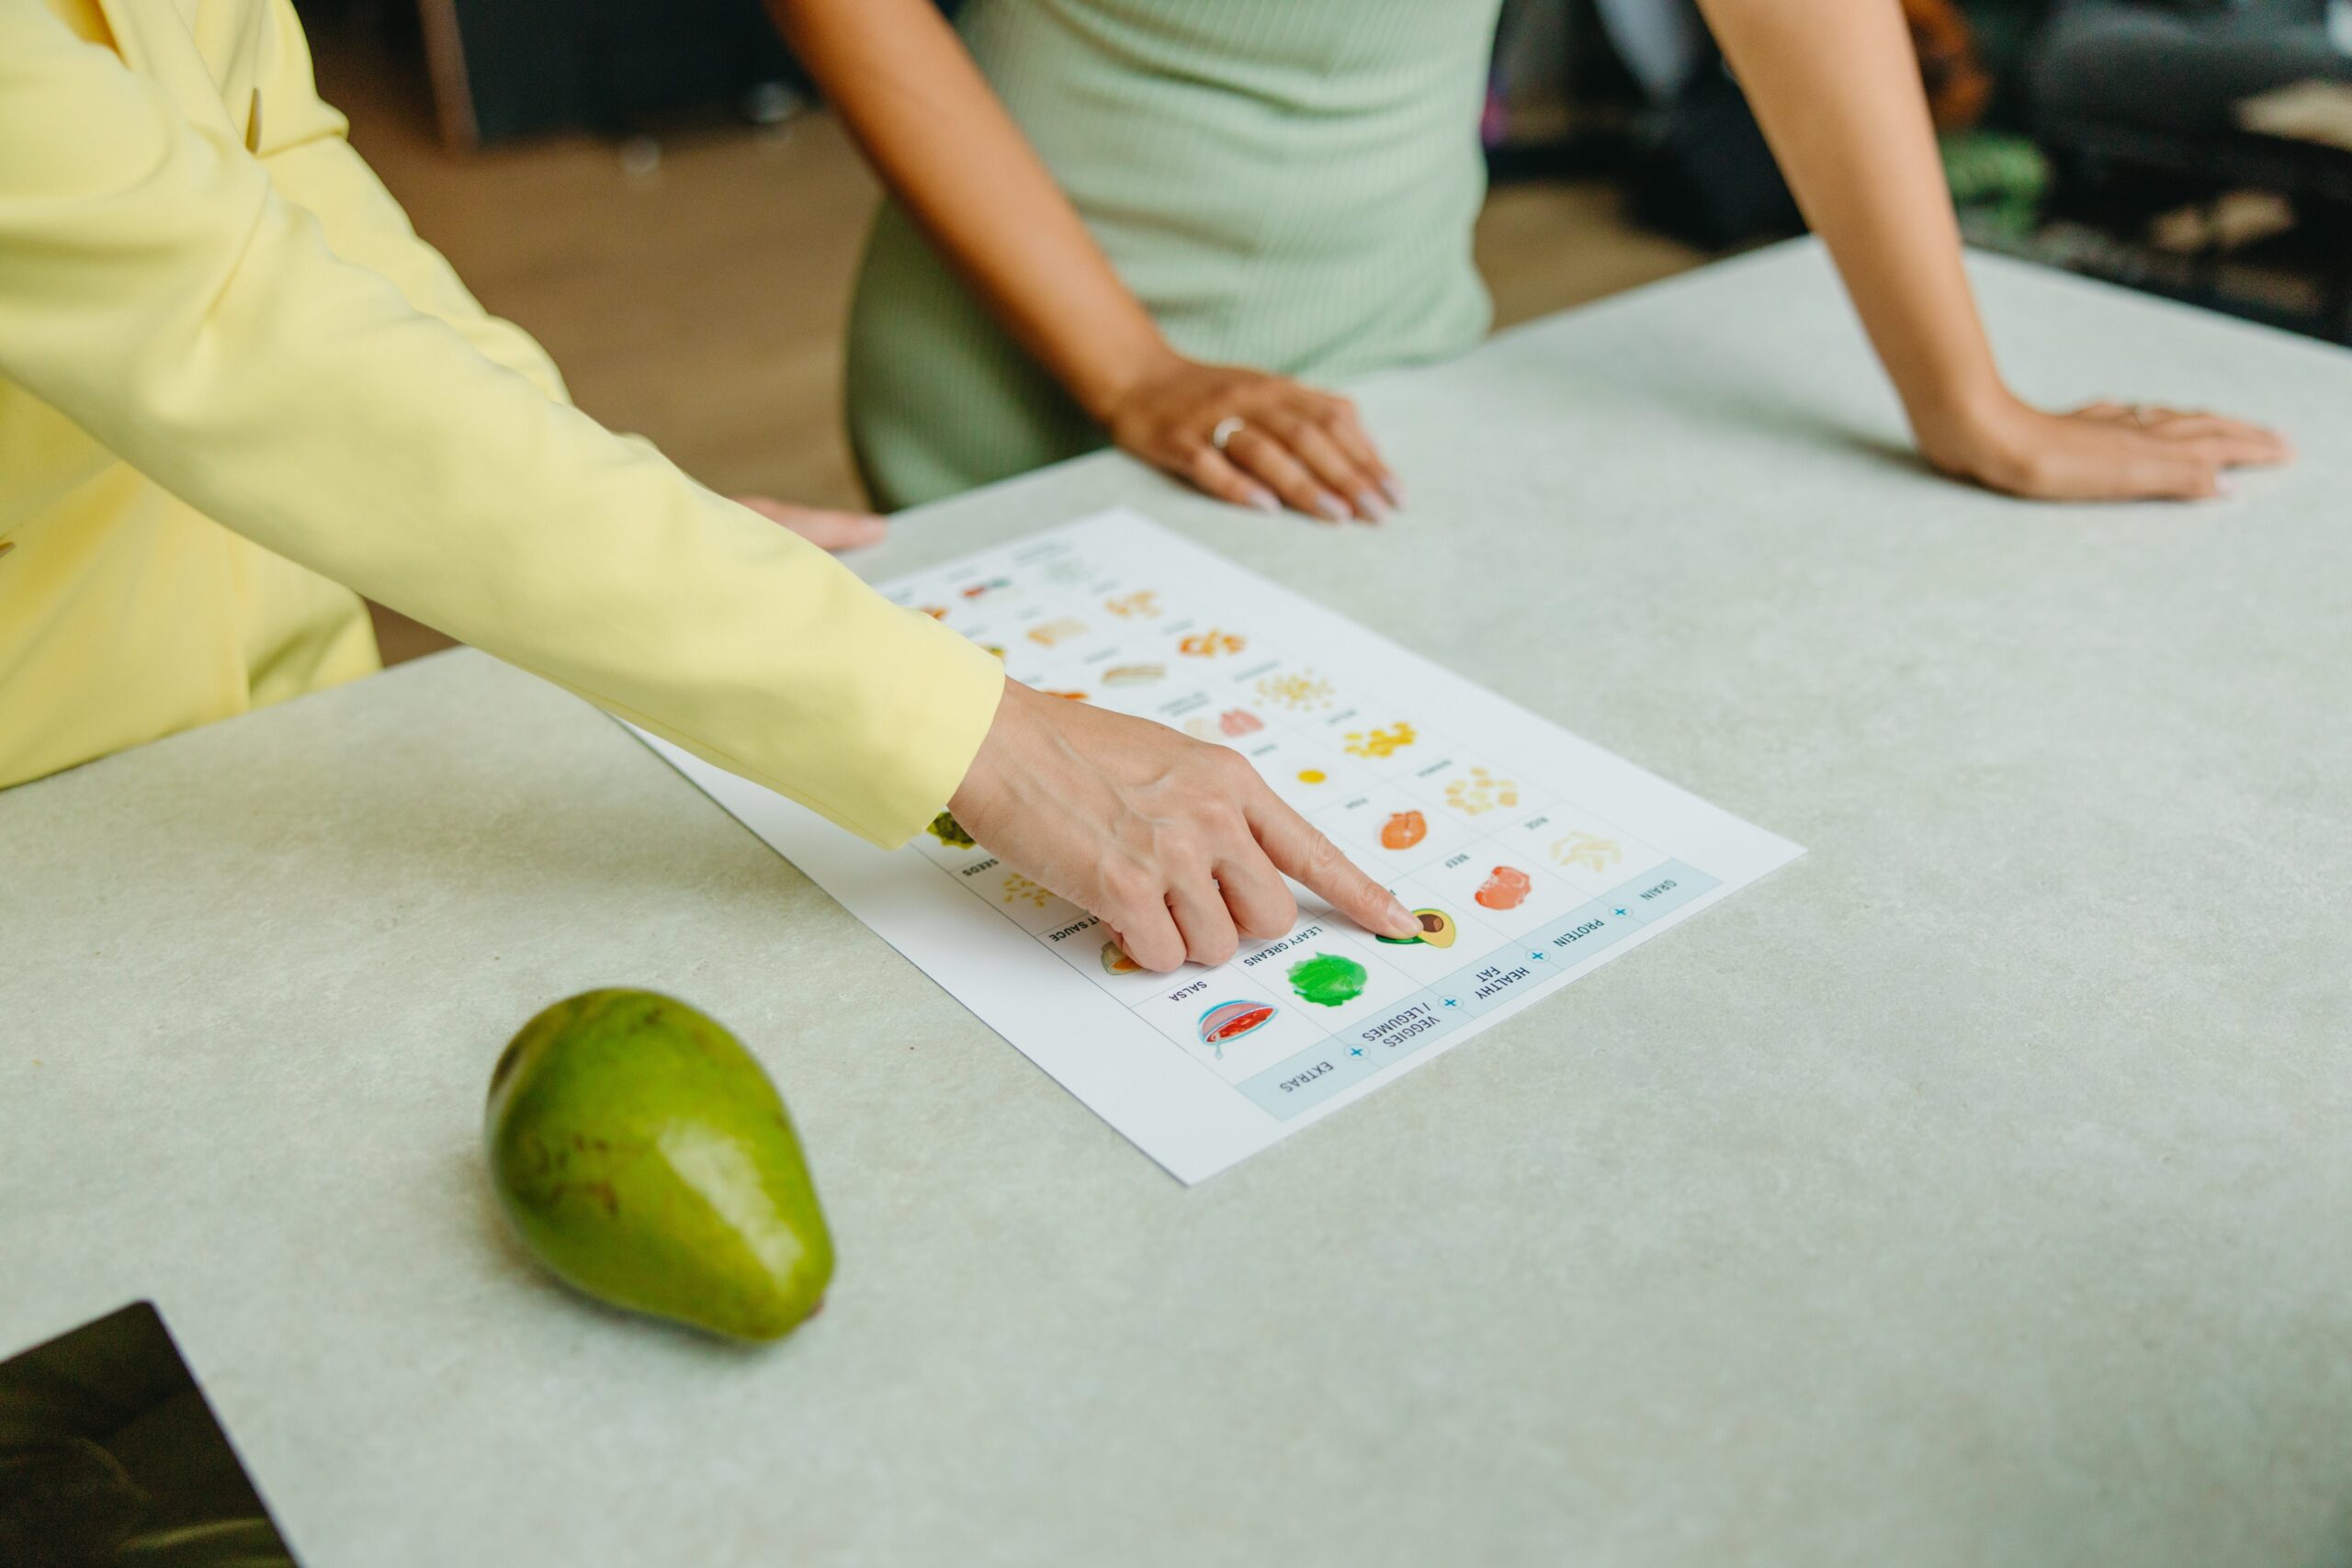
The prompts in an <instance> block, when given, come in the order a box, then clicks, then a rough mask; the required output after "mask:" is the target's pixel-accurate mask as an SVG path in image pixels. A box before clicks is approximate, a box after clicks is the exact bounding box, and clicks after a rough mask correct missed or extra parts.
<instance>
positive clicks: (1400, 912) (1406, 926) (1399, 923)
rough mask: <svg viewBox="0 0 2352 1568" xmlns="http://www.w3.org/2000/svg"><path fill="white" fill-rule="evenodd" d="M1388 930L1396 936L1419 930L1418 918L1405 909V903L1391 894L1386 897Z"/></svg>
mask: <svg viewBox="0 0 2352 1568" xmlns="http://www.w3.org/2000/svg"><path fill="white" fill-rule="evenodd" d="M1388 929H1389V931H1392V932H1394V933H1395V934H1396V935H1397V936H1403V935H1404V934H1405V933H1406V932H1408V931H1413V932H1419V931H1420V929H1421V920H1420V917H1419V916H1418V915H1416V914H1414V913H1413V911H1412V910H1410V909H1408V908H1405V901H1404V900H1403V899H1402V898H1399V897H1397V896H1396V895H1395V894H1393V893H1392V894H1390V895H1389V897H1388Z"/></svg>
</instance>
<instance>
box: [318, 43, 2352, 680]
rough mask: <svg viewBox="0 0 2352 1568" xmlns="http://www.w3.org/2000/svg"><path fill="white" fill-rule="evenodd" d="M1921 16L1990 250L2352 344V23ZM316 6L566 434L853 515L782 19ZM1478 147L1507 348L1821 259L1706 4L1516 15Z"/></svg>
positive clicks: (446, 241) (842, 291)
mask: <svg viewBox="0 0 2352 1568" xmlns="http://www.w3.org/2000/svg"><path fill="white" fill-rule="evenodd" d="M1901 3H1902V4H1903V6H1904V9H1905V14H1906V16H1907V17H1908V18H1909V20H1910V23H1911V29H1912V34H1913V38H1914V40H1915V42H1916V44H1917V53H1918V61H1919V67H1920V70H1921V72H1922V74H1923V76H1924V78H1925V80H1926V83H1927V85H1928V92H1929V96H1930V99H1931V102H1932V103H1933V106H1934V108H1935V113H1936V118H1937V124H1938V128H1939V132H1940V133H1941V135H1942V139H1943V147H1944V164H1945V171H1946V174H1947V176H1948V177H1949V178H1950V180H1951V185H1952V189H1953V194H1954V196H1955V197H1956V198H1957V199H1958V201H1959V203H1960V205H1961V209H1962V218H1963V224H1964V227H1965V228H1966V230H1967V231H1968V234H1969V237H1970V239H1971V240H1972V241H1973V243H1977V244H1979V245H1983V246H1986V247H1988V248H1992V249H1996V250H2000V251H2004V252H2007V253H2009V254H2017V255H2021V256H2027V257H2030V258H2032V259H2036V260H2040V261H2043V262H2047V263H2050V264H2052V265H2059V266H2064V267H2067V268H2070V269H2073V270H2075V271H2078V272H2082V273H2086V274H2088V275H2091V276H2099V277H2103V278H2107V279H2109V280H2110V281H2114V282H2119V283H2122V284H2125V285H2127V286H2129V287H2132V288H2143V289H2148V290H2151V291H2154V292H2157V293H2161V294H2165V295H2168V296H2171V297H2173V298H2176V299H2186V300H2189V301H2192V302H2194V303H2197V304H2199V305H2203V306H2206V307H2208V308H2211V309H2215V310H2225V311H2228V312H2231V313H2233V314H2236V315H2240V316H2244V317H2247V318H2249V319H2252V320H2256V321H2266V322H2269V323H2271V324H2273V325H2277V326H2280V327H2284V328H2286V329H2288V330H2290V331H2295V332H2301V333H2309V334H2311V335H2313V336H2317V337H2322V338H2326V339H2329V340H2332V341H2335V342H2346V341H2352V336H2348V335H2347V334H2352V243H2347V241H2352V0H1901ZM298 4H299V5H300V10H301V11H302V14H303V19H304V22H305V24H306V26H307V27H308V28H310V30H311V39H312V44H313V47H314V50H315V51H316V54H317V64H318V73H319V85H320V89H321V91H322V93H323V94H324V95H325V96H326V97H327V99H328V101H329V102H331V103H334V104H335V105H336V106H337V107H340V108H342V109H343V110H344V112H345V114H347V115H348V116H349V117H350V118H351V122H352V141H353V142H354V144H355V145H356V147H357V148H358V149H359V151H360V152H361V153H362V154H364V155H365V156H366V157H367V158H368V161H369V162H370V163H371V164H374V165H375V167H376V169H377V171H378V172H379V174H380V175H382V176H383V179H384V182H385V183H386V184H387V185H388V186H390V188H391V190H392V193H393V194H394V195H395V196H396V197H399V198H400V199H401V202H402V203H403V204H405V206H406V207H407V209H408V210H409V213H410V215H411V217H412V218H413V220H414V221H415V224H416V227H417V229H418V231H420V232H421V233H422V234H423V235H424V237H425V238H426V239H427V240H429V241H431V242H432V243H435V245H437V246H439V247H440V248H441V250H443V251H444V252H445V253H446V254H447V255H448V256H449V257H450V259H451V260H452V261H453V262H454V263H455V264H456V265H457V268H458V272H459V274H460V275H461V276H464V277H465V278H466V280H467V281H468V282H469V284H470V285H471V286H472V288H473V289H474V291H475V292H476V293H477V294H478V295H480V296H481V299H483V301H484V302H485V303H486V304H487V305H488V306H489V307H490V308H491V309H492V310H495V311H498V312H499V313H501V314H503V315H505V316H508V317H510V318H512V319H514V320H515V321H518V322H520V323H521V324H522V325H523V326H524V327H525V328H526V329H527V330H529V331H530V332H531V333H534V334H536V335H537V337H538V338H539V340H540V341H541V342H542V343H543V344H546V345H547V347H548V351H549V352H550V353H551V354H552V355H554V357H555V360H556V363H557V364H558V365H559V366H560V367H562V369H563V372H564V374H565V376H566V377H567V378H569V380H570V381H571V388H572V391H573V394H574V396H575V397H576V398H577V400H578V401H579V402H580V404H581V406H582V408H584V409H585V410H587V411H588V412H591V413H593V414H594V415H595V416H596V417H597V418H598V419H600V420H602V421H604V422H605V423H607V424H609V425H612V426H614V427H616V428H617V429H622V430H629V431H635V432H639V433H641V434H645V435H647V436H650V438H651V439H652V440H653V441H655V442H656V443H657V444H658V445H660V446H661V447H662V449H663V450H664V451H665V452H667V453H668V454H669V455H670V456H671V457H673V458H674V459H676V460H677V461H678V462H679V463H680V464H681V465H682V466H683V467H684V468H686V469H687V471H689V472H690V473H693V474H694V475H695V477H696V478H698V479H702V480H703V481H704V482H705V483H707V484H708V485H710V486H711V487H713V488H714V489H717V490H719V491H724V492H728V493H739V492H752V493H763V494H768V495H773V496H776V497H778V498H781V499H785V500H790V501H796V502H805V503H809V504H815V505H833V506H856V505H861V504H863V497H862V496H861V494H860V492H859V490H858V485H857V481H856V479H855V477H854V473H853V471H852V468H851V466H850V462H849V458H848V455H847V451H846V448H845V446H844V445H843V441H842V434H841V417H840V355H841V335H842V321H843V317H844V313H845V310H846V307H847V303H848V299H849V288H850V280H851V276H852V274H853V272H854V267H855V265H856V260H857V255H858V252H859V248H860V246H861V244H862V243H863V241H864V237H865V227H866V224H867V222H868V220H869V219H870V218H871V216H872V212H873V209H874V206H875V204H876V201H877V200H878V199H879V192H878V189H877V187H876V184H875V182H874V180H873V178H872V177H871V176H870V175H868V174H867V173H866V172H865V168H864V166H863V164H861V163H860V161H859V159H858V157H857V154H856V152H855V150H854V148H853V147H852V146H851V145H850V144H849V142H848V141H847V140H846V139H845V138H844V137H843V136H842V132H841V130H840V129H839V127H838V126H837V125H836V124H835V123H834V122H833V120H832V119H831V117H830V116H828V115H827V113H826V112H825V109H824V107H823V105H822V104H821V103H820V102H819V101H818V100H817V97H816V96H815V94H814V93H813V92H812V90H811V89H810V87H809V83H808V80H807V78H806V77H805V76H804V75H803V74H802V73H801V72H800V71H799V70H798V68H797V66H796V65H795V63H794V62H793V61H792V59H791V58H790V56H789V55H788V54H787V53H786V51H785V50H784V48H783V46H782V45H781V44H780V43H779V42H778V41H777V39H776V36H775V30H774V28H772V27H771V26H770V25H769V23H768V21H767V18H766V17H765V15H764V13H763V10H762V8H761V5H760V0H298ZM947 8H948V9H950V10H952V9H953V5H952V4H950V5H949V6H948V7H947ZM1477 132H1478V134H1479V135H1480V136H1481V138H1482V139H1483V141H1484V142H1485V145H1486V147H1487V158H1488V164H1489V168H1490V172H1491V175H1492V187H1491V190H1490V193H1489V195H1488V197H1487V205H1486V209H1485V212H1484V214H1483V216H1482V218H1481V220H1480V222H1479V227H1478V234H1477V258H1478V264H1479V266H1480V267H1481V269H1482V270H1483V271H1484V273H1485V274H1486V276H1487V282H1488V285H1489V287H1490V288H1492V290H1493V292H1494V296H1495V304H1496V321H1497V325H1498V326H1506V325H1509V324H1510V323H1512V322H1514V321H1524V320H1527V319H1529V318H1531V317H1533V316H1538V315H1543V314H1545V313H1547V312H1550V311H1553V310H1560V309H1563V308H1565V307H1567V306H1570V305H1575V304H1578V303H1581V302H1583V301H1586V300H1589V299H1596V298H1599V297H1600V296H1603V295H1606V294H1611V293H1613V292H1616V291H1617V290H1619V289H1623V288H1631V287H1634V286H1635V285H1637V284H1641V283H1645V282H1648V281H1650V280H1652V279H1655V278H1657V277H1662V276H1667V275H1669V274H1671V273H1675V272H1678V271H1681V270H1683V269H1685V268H1688V267H1691V266H1695V265H1700V264H1701V263H1703V262H1705V261H1707V260H1710V259H1713V257H1716V256H1719V255H1723V254H1730V253H1733V252H1736V251H1737V250H1740V249H1743V248H1747V247H1750V246H1754V245H1757V244H1760V243H1767V242H1769V241H1771V240H1775V239H1779V238H1782V237H1784V236H1786V235H1789V234H1792V233H1795V232H1798V231H1800V230H1801V229H1802V222H1801V220H1799V218H1798V215H1797V213H1796V210H1795V208H1794V205H1793V204H1792V202H1791V201H1790V199H1789V197H1788V193H1787V191H1786V189H1785V187H1784V186H1782V185H1781V181H1780V177H1779V175H1778V174H1777V173H1776V172H1775V171H1774V169H1773V167H1772V164H1771V160H1770V155H1769V153H1768V152H1766V149H1765V147H1764V144H1763V141H1762V139H1761V138H1760V136H1758V133H1757V131H1756V129H1755V125H1754V122H1753V120H1752V119H1751V118H1749V117H1748V115H1747V107H1746V105H1745V103H1744V101H1743V100H1742V99H1741V97H1740V95H1739V91H1738V88H1737V86H1736V84H1734V83H1733V81H1732V80H1731V78H1730V77H1729V75H1728V74H1727V73H1725V72H1724V70H1723V68H1722V64H1721V62H1720V61H1719V60H1718V59H1717V58H1716V56H1715V54H1714V51H1713V47H1712V45H1711V44H1710V42H1709V41H1708V39H1707V37H1706V33H1705V29H1704V28H1703V27H1702V25H1701V24H1700V22H1699V20H1698V18H1697V15H1696V12H1695V11H1694V10H1693V9H1692V8H1691V0H1509V3H1508V4H1507V5H1506V7H1505V11H1504V17H1503V23H1502V27H1501V28H1500V30H1499V33H1498V39H1497V45H1496V51H1495V62H1494V71H1493V76H1492V81H1491V85H1490V91H1489V95H1488V101H1487V112H1486V114H1485V116H1484V119H1483V122H1482V123H1481V125H1480V126H1479V127H1478V128H1477ZM378 631H379V639H380V640H381V642H382V645H383V650H384V655H385V658H386V660H388V661H393V662H396V661H398V660H402V659H407V658H413V657H414V656H415V655H417V654H419V653H422V652H425V651H429V650H431V649H435V648H437V647H441V646H444V639H442V638H441V637H439V636H438V634H435V633H433V632H430V631H427V630H425V629H424V628H423V627H419V626H414V625H413V624H412V623H408V622H406V621H404V620H402V619H401V618H400V617H398V616H396V615H390V614H389V613H385V612H379V617H378Z"/></svg>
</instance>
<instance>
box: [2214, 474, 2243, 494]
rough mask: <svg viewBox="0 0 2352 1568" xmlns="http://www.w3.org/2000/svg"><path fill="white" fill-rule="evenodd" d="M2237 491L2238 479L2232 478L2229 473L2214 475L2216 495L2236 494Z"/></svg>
mask: <svg viewBox="0 0 2352 1568" xmlns="http://www.w3.org/2000/svg"><path fill="white" fill-rule="evenodd" d="M2237 492H2238V486H2237V481H2236V480H2235V479H2232V478H2230V476H2229V475H2227V474H2215V475H2214V476H2213V493H2214V494H2215V495H2235V494H2237Z"/></svg>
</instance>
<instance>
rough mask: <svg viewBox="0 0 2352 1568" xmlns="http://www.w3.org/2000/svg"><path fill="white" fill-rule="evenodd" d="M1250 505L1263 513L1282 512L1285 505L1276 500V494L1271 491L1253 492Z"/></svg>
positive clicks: (1251, 492)
mask: <svg viewBox="0 0 2352 1568" xmlns="http://www.w3.org/2000/svg"><path fill="white" fill-rule="evenodd" d="M1250 505H1252V506H1254V507H1256V508H1257V509H1258V510H1259V511H1261V512H1280V511H1281V510H1282V509H1283V503H1282V502H1279V501H1277V500H1275V499H1274V492H1273V491H1270V490H1253V491H1250Z"/></svg>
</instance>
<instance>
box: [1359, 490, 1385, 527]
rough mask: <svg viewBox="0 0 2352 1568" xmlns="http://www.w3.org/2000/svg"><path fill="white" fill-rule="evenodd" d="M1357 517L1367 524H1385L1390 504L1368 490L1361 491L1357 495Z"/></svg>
mask: <svg viewBox="0 0 2352 1568" xmlns="http://www.w3.org/2000/svg"><path fill="white" fill-rule="evenodd" d="M1356 515H1357V516H1359V517H1361V518H1363V520H1364V521H1365V522H1367V523H1385V522H1387V521H1388V503H1387V502H1385V501H1383V500H1381V499H1380V497H1378V496H1376V495H1374V494H1373V492H1372V491H1368V490H1367V491H1358V492H1357V494H1356Z"/></svg>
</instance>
